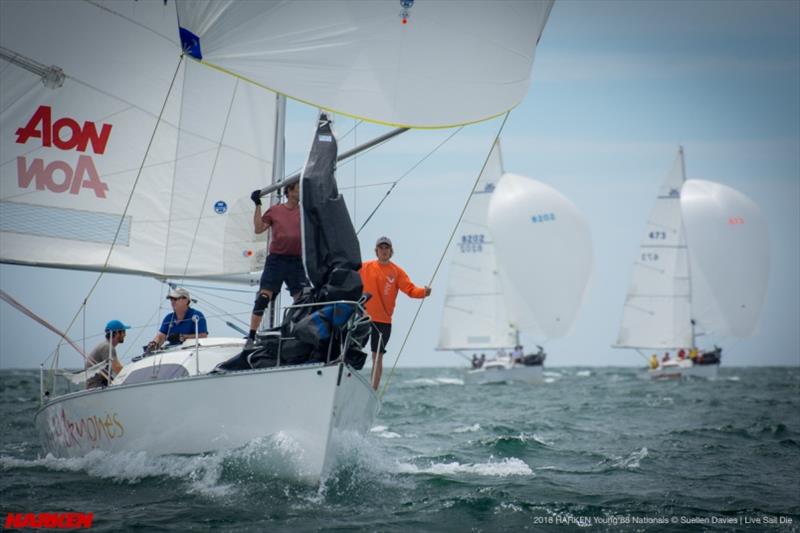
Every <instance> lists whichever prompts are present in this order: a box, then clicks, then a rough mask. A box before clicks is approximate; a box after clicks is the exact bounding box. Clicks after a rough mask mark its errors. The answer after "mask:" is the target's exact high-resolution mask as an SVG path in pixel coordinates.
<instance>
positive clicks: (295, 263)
mask: <svg viewBox="0 0 800 533" xmlns="http://www.w3.org/2000/svg"><path fill="white" fill-rule="evenodd" d="M284 283H286V287H287V288H288V289H289V294H291V295H295V294H297V293H298V292H300V291H301V290H302V289H303V287H306V286H308V281H307V280H306V270H305V268H303V258H302V257H300V256H299V255H280V254H269V255H268V256H267V260H266V262H265V263H264V272H263V273H262V274H261V284H260V288H261V289H267V290H270V291H272V294H278V293H279V292H280V291H281V286H282V285H283V284H284Z"/></svg>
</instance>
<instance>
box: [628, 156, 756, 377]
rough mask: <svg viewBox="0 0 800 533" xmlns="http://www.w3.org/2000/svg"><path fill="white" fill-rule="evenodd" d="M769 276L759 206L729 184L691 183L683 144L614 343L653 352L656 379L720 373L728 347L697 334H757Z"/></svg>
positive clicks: (635, 268) (665, 185)
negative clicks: (708, 343)
mask: <svg viewBox="0 0 800 533" xmlns="http://www.w3.org/2000/svg"><path fill="white" fill-rule="evenodd" d="M768 274H769V233H768V229H767V225H766V223H765V221H764V218H763V216H762V214H761V211H760V209H759V208H758V206H757V205H756V204H755V203H753V202H752V201H751V200H750V199H749V198H747V197H746V196H745V195H743V194H742V193H740V192H739V191H736V190H734V189H732V188H730V187H727V186H725V185H722V184H719V183H714V182H710V181H704V180H688V181H687V180H686V171H685V162H684V154H683V147H681V148H679V150H678V154H677V157H676V159H675V163H674V165H673V168H672V170H671V172H670V173H669V174H668V175H667V177H666V178H665V180H664V182H663V183H662V184H661V187H660V189H659V192H658V195H657V197H656V203H655V206H654V207H653V210H652V212H651V214H650V217H649V219H648V222H647V226H646V228H645V236H644V238H643V239H642V243H641V245H640V248H639V254H638V256H637V259H636V261H635V262H634V265H633V272H632V275H631V282H630V287H629V289H628V294H627V297H626V299H625V306H624V309H623V315H622V322H621V324H620V329H619V335H618V338H617V343H616V344H615V347H617V348H633V349H636V350H637V351H639V353H641V354H643V355H646V354H648V353H649V352H651V351H652V352H653V355H655V359H656V361H657V362H658V364H657V365H651V369H650V376H651V377H653V378H656V379H660V378H680V377H684V376H695V377H704V378H710V379H713V378H716V376H717V373H718V369H719V365H720V361H721V355H722V350H721V348H719V347H716V346H715V347H714V348H713V349H705V350H701V349H699V347H698V344H697V337H699V336H701V335H707V336H713V337H746V336H749V335H751V334H752V333H753V332H754V331H755V328H756V325H757V323H758V318H759V316H760V313H761V307H762V304H763V301H764V296H765V294H766V289H767V280H768ZM679 352H683V357H680V358H679V357H678V354H679ZM662 353H663V354H664V355H663V356H662ZM651 359H652V356H651Z"/></svg>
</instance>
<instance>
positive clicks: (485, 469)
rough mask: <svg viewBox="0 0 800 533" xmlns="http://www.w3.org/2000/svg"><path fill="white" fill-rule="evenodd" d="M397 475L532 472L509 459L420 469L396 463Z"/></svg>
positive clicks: (529, 468)
mask: <svg viewBox="0 0 800 533" xmlns="http://www.w3.org/2000/svg"><path fill="white" fill-rule="evenodd" d="M397 467H398V470H397V471H398V473H400V474H434V475H445V476H446V475H457V474H474V475H478V476H490V477H508V476H532V475H534V474H533V470H531V467H530V466H528V465H527V463H525V462H524V461H522V460H521V459H517V458H516V457H509V458H506V459H503V460H502V461H498V462H496V461H490V462H488V463H472V464H461V463H459V462H457V461H454V462H452V463H431V464H430V465H428V466H424V467H420V466H417V465H415V464H410V463H398V465H397Z"/></svg>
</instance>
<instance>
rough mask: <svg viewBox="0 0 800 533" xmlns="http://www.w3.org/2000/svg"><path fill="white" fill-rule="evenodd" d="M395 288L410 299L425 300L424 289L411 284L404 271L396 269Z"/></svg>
mask: <svg viewBox="0 0 800 533" xmlns="http://www.w3.org/2000/svg"><path fill="white" fill-rule="evenodd" d="M397 270H398V273H397V288H398V289H400V290H401V291H403V292H404V293H406V294H407V295H408V296H410V297H411V298H425V287H417V286H416V285H414V284H413V283H412V282H411V278H409V277H408V274H406V271H405V270H403V269H402V268H400V267H397Z"/></svg>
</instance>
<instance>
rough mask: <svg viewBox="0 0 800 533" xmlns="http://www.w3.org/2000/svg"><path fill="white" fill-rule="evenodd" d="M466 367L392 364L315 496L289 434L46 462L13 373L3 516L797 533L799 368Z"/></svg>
mask: <svg viewBox="0 0 800 533" xmlns="http://www.w3.org/2000/svg"><path fill="white" fill-rule="evenodd" d="M463 372H464V371H462V370H459V369H452V368H448V369H400V370H397V371H396V373H395V375H394V376H393V377H392V383H391V386H390V388H389V390H388V392H387V394H386V396H385V398H384V403H383V409H382V411H381V413H380V414H379V416H378V418H377V420H376V421H375V425H374V427H373V428H372V430H371V431H370V432H369V434H368V435H366V436H365V437H363V438H351V439H348V441H346V442H344V443H342V451H341V456H342V457H341V464H340V466H339V467H338V468H337V469H336V471H335V472H334V473H333V474H332V475H331V476H330V477H329V478H328V479H326V480H325V481H324V482H323V483H322V484H321V485H320V486H318V487H309V486H306V485H303V484H300V483H298V482H296V481H292V479H291V473H290V471H291V466H290V465H291V457H292V450H293V448H292V447H293V442H292V441H291V439H290V438H288V437H287V436H285V435H275V436H273V437H272V438H269V439H265V440H263V441H260V442H254V443H251V445H250V446H247V447H246V448H244V449H241V450H236V451H232V452H228V453H220V454H209V455H203V456H190V457H185V456H178V457H148V456H145V455H143V454H117V455H109V454H104V453H101V452H93V453H92V454H90V455H88V456H86V457H85V458H81V459H55V458H53V457H43V456H42V452H41V448H40V447H39V444H38V441H37V437H36V433H35V430H34V427H33V422H32V420H33V415H34V413H35V411H36V408H37V394H38V387H39V385H38V372H37V371H29V370H24V371H23V370H3V371H0V391H1V392H0V435H2V437H1V438H0V513H2V518H3V520H4V519H5V516H6V514H7V513H8V512H20V513H27V512H35V513H38V512H66V511H72V512H92V513H93V514H94V525H93V528H92V530H96V531H120V530H147V531H187V530H211V529H217V530H222V531H267V530H268V531H319V530H321V531H500V530H510V531H518V530H532V531H539V530H553V531H571V530H591V531H679V530H680V531H683V530H685V529H686V528H687V527H689V528H690V529H693V530H697V531H736V530H742V531H765V530H766V531H800V369H798V368H796V367H795V368H725V367H724V366H723V368H722V369H721V370H720V379H719V380H717V381H715V382H707V381H703V380H691V381H682V382H651V381H649V380H645V379H641V374H642V371H641V370H637V369H630V368H602V369H595V368H592V369H578V368H560V369H559V368H555V369H553V368H551V369H548V370H547V374H546V377H547V379H546V382H545V383H542V384H539V385H524V384H498V385H465V384H464V382H463ZM386 375H388V371H387V373H386V374H385V376H386ZM265 408H268V407H265ZM287 465H289V466H287Z"/></svg>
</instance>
